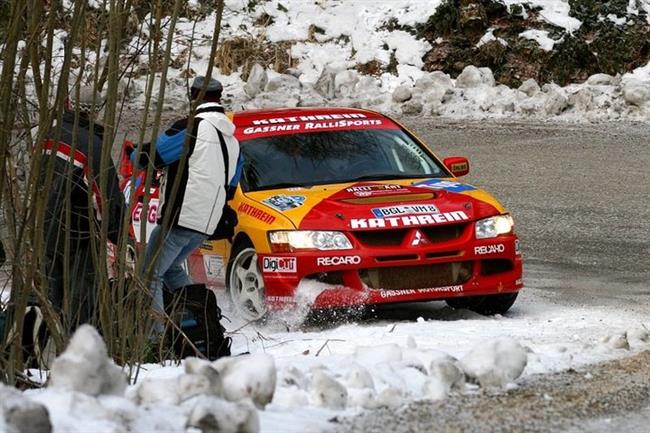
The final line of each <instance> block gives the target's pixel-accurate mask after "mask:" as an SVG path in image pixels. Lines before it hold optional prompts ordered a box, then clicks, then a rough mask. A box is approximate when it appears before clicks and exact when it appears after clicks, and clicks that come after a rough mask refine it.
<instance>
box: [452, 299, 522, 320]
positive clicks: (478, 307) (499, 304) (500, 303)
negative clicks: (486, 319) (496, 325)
mask: <svg viewBox="0 0 650 433" xmlns="http://www.w3.org/2000/svg"><path fill="white" fill-rule="evenodd" d="M517 295H519V293H503V294H500V295H486V296H469V297H466V298H452V299H447V300H446V302H447V305H449V306H450V307H451V308H454V309H456V310H459V309H467V310H470V311H474V312H476V313H479V314H482V315H484V316H493V315H495V314H505V313H506V312H507V311H508V310H509V309H510V307H512V305H513V304H514V303H515V300H517Z"/></svg>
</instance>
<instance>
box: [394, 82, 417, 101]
mask: <svg viewBox="0 0 650 433" xmlns="http://www.w3.org/2000/svg"><path fill="white" fill-rule="evenodd" d="M412 96H413V94H412V93H411V88H410V87H409V86H406V85H402V86H398V87H397V88H396V89H395V90H394V91H393V101H395V102H405V101H408V100H409V99H411V97H412Z"/></svg>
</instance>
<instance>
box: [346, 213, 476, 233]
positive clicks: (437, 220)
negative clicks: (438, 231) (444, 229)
mask: <svg viewBox="0 0 650 433" xmlns="http://www.w3.org/2000/svg"><path fill="white" fill-rule="evenodd" d="M467 220H469V217H468V216H467V214H466V213H465V212H463V211H462V210H460V211H454V212H443V213H435V214H425V215H412V216H402V217H386V218H354V219H351V220H350V228H351V229H368V228H370V229H372V228H384V227H412V226H424V225H433V224H441V223H447V222H455V221H467Z"/></svg>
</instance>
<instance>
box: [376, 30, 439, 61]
mask: <svg viewBox="0 0 650 433" xmlns="http://www.w3.org/2000/svg"><path fill="white" fill-rule="evenodd" d="M384 42H385V43H386V44H387V45H388V47H389V48H390V49H391V50H395V59H396V60H397V62H398V63H399V64H402V65H413V66H416V67H418V68H420V67H422V66H424V62H423V61H422V57H424V55H425V54H426V53H427V52H429V50H430V49H431V48H432V47H431V44H429V42H427V41H426V40H424V39H417V38H416V37H415V36H413V35H411V34H410V33H407V32H405V31H403V30H393V31H392V32H389V33H388V34H387V35H386V36H385V38H384Z"/></svg>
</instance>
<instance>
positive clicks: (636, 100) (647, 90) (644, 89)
mask: <svg viewBox="0 0 650 433" xmlns="http://www.w3.org/2000/svg"><path fill="white" fill-rule="evenodd" d="M623 99H625V102H627V103H628V104H631V105H636V106H641V105H643V104H645V103H646V102H648V101H650V86H649V85H648V84H645V83H642V82H640V81H636V80H629V81H626V82H625V84H624V85H623Z"/></svg>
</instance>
